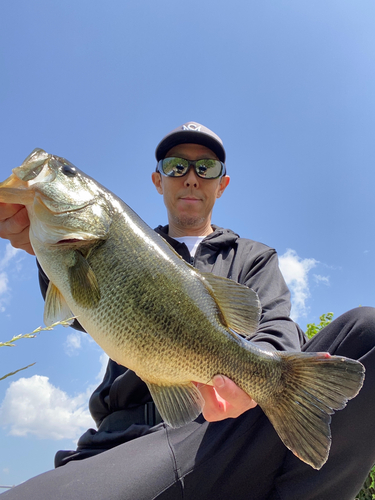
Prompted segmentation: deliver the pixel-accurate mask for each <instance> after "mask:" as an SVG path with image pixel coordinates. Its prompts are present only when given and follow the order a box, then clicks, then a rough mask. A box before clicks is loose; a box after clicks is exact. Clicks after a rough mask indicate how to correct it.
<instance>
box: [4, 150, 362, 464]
mask: <svg viewBox="0 0 375 500" xmlns="http://www.w3.org/2000/svg"><path fill="white" fill-rule="evenodd" d="M0 201H1V202H4V203H20V204H24V205H26V207H27V211H28V214H29V217H30V241H31V244H32V246H33V248H34V251H35V254H36V256H37V258H38V261H39V263H40V264H41V266H42V268H43V270H44V272H45V273H46V275H47V276H48V278H49V279H50V283H49V287H48V290H47V295H46V302H45V311H44V321H45V323H46V325H50V324H52V323H53V322H55V321H59V320H63V319H64V320H66V319H67V318H70V317H72V316H75V317H77V318H78V320H79V322H80V323H81V325H82V326H83V327H84V328H85V330H86V331H87V332H88V333H89V334H90V335H91V336H92V337H93V338H94V340H95V341H96V342H97V343H98V344H99V345H100V346H101V347H102V348H103V349H104V351H105V352H106V353H107V354H108V355H109V356H110V358H112V359H113V360H114V361H116V362H117V363H119V364H121V365H124V366H126V367H127V368H130V369H131V370H134V371H135V372H136V373H137V375H138V376H139V377H140V378H141V379H143V380H144V381H145V382H146V384H147V386H148V388H149V390H150V393H151V396H152V398H153V400H154V402H155V404H156V406H157V408H158V410H159V412H160V414H161V416H162V417H163V419H164V421H165V422H166V423H167V424H168V425H170V426H172V427H179V426H182V425H184V424H186V423H188V422H190V421H191V420H193V419H195V418H196V417H197V416H198V415H199V414H200V413H201V411H202V407H203V404H204V400H203V399H202V396H201V394H200V392H199V390H198V389H197V387H196V385H195V383H197V382H201V383H210V381H211V380H212V377H213V376H214V375H216V374H223V375H226V376H228V377H229V378H231V379H232V380H233V381H234V382H235V383H236V384H237V385H238V386H239V387H241V388H242V389H243V390H244V391H246V393H247V394H249V396H251V397H252V398H253V399H254V400H255V401H256V402H257V403H258V404H259V405H260V407H261V408H262V409H263V411H264V413H265V414H266V415H267V417H268V418H269V420H270V421H271V423H272V424H273V426H274V428H275V430H276V432H277V433H278V435H279V436H280V438H281V440H282V441H283V442H284V444H285V445H286V446H287V447H288V448H289V449H290V450H291V451H292V452H293V453H294V454H295V455H296V456H297V457H299V458H300V459H301V460H303V461H304V462H306V463H308V464H310V465H311V466H312V467H314V468H316V469H319V468H320V467H322V465H323V464H324V463H325V462H326V460H327V457H328V453H329V448H330V443H331V436H330V420H331V417H330V415H331V414H332V413H333V411H334V410H340V409H342V408H344V407H345V405H346V403H347V401H348V400H349V399H351V398H353V397H354V396H356V394H357V393H358V391H359V390H360V388H361V386H362V383H363V379H364V367H363V365H362V364H361V363H359V362H357V361H353V360H350V359H347V358H344V357H340V356H330V355H329V354H326V353H316V354H311V353H299V352H296V353H286V352H268V351H266V350H263V349H260V348H258V347H257V346H256V345H255V343H252V342H251V341H249V340H247V339H245V338H244V337H251V335H253V334H254V333H255V331H256V329H257V325H258V320H259V317H260V310H261V307H260V304H259V300H258V297H257V294H256V293H255V292H254V291H253V290H251V289H249V288H247V287H245V286H243V285H239V284H237V283H235V282H234V281H231V280H229V279H225V278H221V277H217V276H214V275H212V274H209V273H201V272H198V271H197V270H196V269H194V268H193V267H192V266H190V265H189V264H187V263H186V262H185V261H183V260H182V259H181V257H180V256H179V255H178V254H177V253H175V251H174V250H173V249H172V248H171V247H170V246H169V244H168V243H167V242H166V241H164V239H163V238H161V237H160V236H159V235H158V234H156V233H155V232H154V231H153V230H152V229H150V228H149V227H148V226H147V225H146V224H145V223H144V222H143V221H142V220H141V219H140V218H139V217H138V216H137V214H136V213H135V212H133V211H132V210H131V209H130V208H129V207H128V206H127V205H126V204H125V203H124V202H123V201H122V200H120V199H119V198H118V197H117V196H115V195H114V194H112V193H111V192H110V191H108V190H107V189H105V188H104V187H103V186H101V185H100V184H98V183H97V182H96V181H95V180H93V179H92V178H90V177H89V176H87V175H85V174H84V173H83V172H82V171H80V170H79V169H77V168H76V167H75V166H74V165H72V164H71V163H70V162H68V161H67V160H65V159H64V158H60V157H58V156H54V155H50V154H47V153H46V152H45V151H43V150H42V149H36V150H34V151H33V152H32V153H31V155H29V156H28V157H27V158H26V160H25V161H24V162H23V164H22V165H21V166H20V167H17V168H15V169H14V170H13V173H12V175H11V176H10V177H9V178H8V179H7V180H5V181H4V182H2V183H1V184H0Z"/></svg>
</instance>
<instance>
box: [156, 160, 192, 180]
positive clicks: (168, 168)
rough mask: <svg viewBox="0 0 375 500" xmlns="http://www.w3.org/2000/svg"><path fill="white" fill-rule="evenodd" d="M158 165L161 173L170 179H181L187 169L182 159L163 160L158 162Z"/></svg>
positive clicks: (185, 161) (187, 164)
mask: <svg viewBox="0 0 375 500" xmlns="http://www.w3.org/2000/svg"><path fill="white" fill-rule="evenodd" d="M159 165H160V166H161V170H162V172H163V173H164V174H165V175H168V176H170V177H181V176H182V175H185V174H186V172H187V170H188V168H189V163H188V161H187V160H184V159H183V158H165V159H164V160H161V161H160V162H159Z"/></svg>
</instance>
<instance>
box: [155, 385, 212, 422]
mask: <svg viewBox="0 0 375 500" xmlns="http://www.w3.org/2000/svg"><path fill="white" fill-rule="evenodd" d="M146 384H147V387H148V389H149V391H150V394H151V397H152V399H153V400H154V403H155V404H156V406H157V409H158V410H159V413H160V415H161V416H162V418H163V420H164V422H165V423H167V424H168V425H169V426H170V427H175V428H176V427H182V426H183V425H186V424H188V423H189V422H191V421H192V420H194V419H195V418H197V417H198V415H199V414H200V413H201V412H202V408H203V405H204V399H203V397H202V395H201V393H200V392H199V390H198V389H197V388H196V386H195V385H194V384H193V383H192V382H187V383H186V384H184V385H157V384H153V383H150V382H147V381H146Z"/></svg>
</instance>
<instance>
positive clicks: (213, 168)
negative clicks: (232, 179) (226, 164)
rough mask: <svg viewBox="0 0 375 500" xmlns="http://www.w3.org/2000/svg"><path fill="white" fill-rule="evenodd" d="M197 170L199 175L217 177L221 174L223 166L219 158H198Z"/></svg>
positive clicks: (207, 177) (209, 177) (208, 177)
mask: <svg viewBox="0 0 375 500" xmlns="http://www.w3.org/2000/svg"><path fill="white" fill-rule="evenodd" d="M195 171H196V172H197V174H198V175H199V177H203V178H206V179H217V178H218V177H220V175H221V171H222V166H221V163H220V162H219V161H218V160H209V159H204V160H198V161H197V162H196V164H195Z"/></svg>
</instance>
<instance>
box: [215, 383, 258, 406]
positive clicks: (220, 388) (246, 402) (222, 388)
mask: <svg viewBox="0 0 375 500" xmlns="http://www.w3.org/2000/svg"><path fill="white" fill-rule="evenodd" d="M212 382H213V384H214V387H215V390H216V392H217V393H218V394H219V396H221V397H222V398H223V399H224V400H225V401H227V402H228V403H229V404H230V405H232V406H233V407H234V408H238V409H239V410H241V409H242V408H246V410H249V409H250V408H254V407H255V406H256V403H255V401H254V400H253V399H251V397H250V396H248V395H247V394H246V392H245V391H243V390H242V389H240V388H239V387H238V385H236V384H235V383H234V382H233V380H231V379H230V378H228V377H224V376H223V375H215V377H214V378H213V379H212ZM241 413H243V412H242V411H241ZM241 413H239V414H241Z"/></svg>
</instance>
